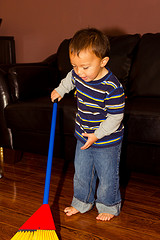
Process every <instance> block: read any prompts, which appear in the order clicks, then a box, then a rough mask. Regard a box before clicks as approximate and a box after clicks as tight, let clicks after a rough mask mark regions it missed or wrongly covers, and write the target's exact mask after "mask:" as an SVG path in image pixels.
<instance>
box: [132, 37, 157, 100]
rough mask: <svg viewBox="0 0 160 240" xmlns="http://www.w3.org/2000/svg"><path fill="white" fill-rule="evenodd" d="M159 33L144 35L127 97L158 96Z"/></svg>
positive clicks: (133, 68)
mask: <svg viewBox="0 0 160 240" xmlns="http://www.w3.org/2000/svg"><path fill="white" fill-rule="evenodd" d="M159 78H160V33H156V34H152V33H148V34H144V35H143V36H142V38H141V41H140V44H139V47H138V51H137V55H136V58H135V61H134V64H133V67H132V70H131V75H130V80H129V95H130V96H132V97H133V96H143V97H146V96H147V97H149V96H150V97H159V96H160V81H159Z"/></svg>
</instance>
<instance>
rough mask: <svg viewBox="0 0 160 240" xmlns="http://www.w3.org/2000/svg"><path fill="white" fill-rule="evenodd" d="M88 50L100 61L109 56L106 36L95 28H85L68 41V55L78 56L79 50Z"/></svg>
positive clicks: (108, 44)
mask: <svg viewBox="0 0 160 240" xmlns="http://www.w3.org/2000/svg"><path fill="white" fill-rule="evenodd" d="M89 48H91V50H92V51H93V53H94V54H95V55H96V56H97V57H99V58H101V59H102V58H104V57H107V56H109V51H110V43H109V40H108V37H107V36H106V34H104V33H103V32H101V31H99V30H97V29H95V28H86V29H82V30H79V31H78V32H76V33H75V35H74V36H73V38H72V39H71V41H70V45H69V51H70V53H71V54H72V53H73V54H77V56H79V53H80V51H81V50H85V49H89Z"/></svg>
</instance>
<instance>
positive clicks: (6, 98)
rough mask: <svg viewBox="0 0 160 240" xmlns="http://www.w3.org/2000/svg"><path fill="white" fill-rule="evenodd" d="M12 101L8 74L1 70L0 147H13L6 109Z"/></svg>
mask: <svg viewBox="0 0 160 240" xmlns="http://www.w3.org/2000/svg"><path fill="white" fill-rule="evenodd" d="M10 101H11V99H10V94H9V90H8V86H7V79H6V73H5V72H4V71H3V70H2V69H0V146H1V147H7V148H11V147H12V136H11V132H10V130H9V129H8V128H7V125H6V121H5V117H4V108H5V107H6V106H7V105H8V104H9V103H10Z"/></svg>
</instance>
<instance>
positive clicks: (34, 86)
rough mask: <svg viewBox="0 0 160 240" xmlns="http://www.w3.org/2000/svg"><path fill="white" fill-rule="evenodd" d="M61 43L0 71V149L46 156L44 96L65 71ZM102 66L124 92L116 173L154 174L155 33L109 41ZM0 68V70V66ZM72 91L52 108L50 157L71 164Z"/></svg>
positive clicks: (158, 102) (158, 58)
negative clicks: (40, 59) (52, 50)
mask: <svg viewBox="0 0 160 240" xmlns="http://www.w3.org/2000/svg"><path fill="white" fill-rule="evenodd" d="M69 41H70V39H65V40H64V41H63V42H62V43H61V44H60V46H59V48H58V50H57V52H56V53H54V54H52V55H51V56H49V57H48V58H47V59H45V60H44V61H43V62H40V63H35V64H29V63H28V64H15V65H12V66H9V67H8V68H5V71H4V69H2V68H1V70H0V147H3V148H7V149H8V148H9V149H13V150H21V151H24V152H34V153H39V154H45V155H47V153H48V144H49V134H50V124H51V115H52V102H51V100H50V93H51V91H52V89H54V88H55V87H56V86H57V85H58V84H59V82H60V79H62V78H63V77H65V75H66V74H67V73H68V71H70V70H71V64H70V62H69V55H68V46H69ZM110 43H111V52H110V61H109V63H108V67H109V68H110V69H111V71H112V72H113V73H114V74H115V75H116V76H117V77H118V78H119V80H120V82H121V83H122V84H123V86H124V89H125V94H126V107H125V117H124V125H125V134H124V139H123V147H122V156H121V169H122V170H123V173H125V170H126V169H129V170H131V171H141V172H145V173H153V174H159V173H160V161H159V160H160V80H159V77H160V33H157V34H151V33H148V34H144V35H142V36H140V35H139V34H133V35H130V34H126V35H123V36H112V37H110ZM0 67H1V66H0ZM75 113H76V98H75V97H74V92H71V93H70V94H66V95H65V97H64V98H63V99H62V100H61V102H59V104H58V116H57V124H56V139H55V148H54V155H55V156H57V157H64V158H66V160H73V158H74V150H75V143H76V140H75V137H74V118H75Z"/></svg>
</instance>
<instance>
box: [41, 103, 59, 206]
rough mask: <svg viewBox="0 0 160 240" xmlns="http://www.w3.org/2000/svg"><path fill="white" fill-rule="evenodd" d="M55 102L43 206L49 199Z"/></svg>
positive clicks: (54, 112)
mask: <svg viewBox="0 0 160 240" xmlns="http://www.w3.org/2000/svg"><path fill="white" fill-rule="evenodd" d="M57 102H58V100H57V99H56V100H55V101H54V104H53V112H52V122H51V131H50V140H49V149H48V160H47V168H46V179H45V187H44V196H43V204H48V199H49V189H50V181H51V170H52V158H53V149H54V139H55V129H56V118H57Z"/></svg>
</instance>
